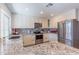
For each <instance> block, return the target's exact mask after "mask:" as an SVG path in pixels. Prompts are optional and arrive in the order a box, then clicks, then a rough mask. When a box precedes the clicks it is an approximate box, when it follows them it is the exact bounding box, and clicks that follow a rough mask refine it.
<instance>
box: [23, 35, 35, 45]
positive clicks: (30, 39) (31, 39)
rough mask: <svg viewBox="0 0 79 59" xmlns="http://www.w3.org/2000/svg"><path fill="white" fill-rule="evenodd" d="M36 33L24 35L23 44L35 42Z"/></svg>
mask: <svg viewBox="0 0 79 59" xmlns="http://www.w3.org/2000/svg"><path fill="white" fill-rule="evenodd" d="M34 37H35V36H34V35H25V36H23V46H30V45H34V44H35V38H34Z"/></svg>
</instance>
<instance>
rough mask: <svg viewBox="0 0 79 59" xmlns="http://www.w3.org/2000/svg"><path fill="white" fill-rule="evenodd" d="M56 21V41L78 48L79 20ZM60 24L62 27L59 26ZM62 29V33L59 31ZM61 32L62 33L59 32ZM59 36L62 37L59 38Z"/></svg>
mask: <svg viewBox="0 0 79 59" xmlns="http://www.w3.org/2000/svg"><path fill="white" fill-rule="evenodd" d="M61 23H62V22H59V23H58V41H59V42H62V40H63V41H64V42H63V43H64V44H66V45H68V46H72V47H76V48H79V21H77V20H76V19H71V20H66V21H64V22H63V24H62V25H60V24H61ZM61 26H62V27H61ZM61 31H63V33H62V32H61ZM61 33H62V34H61ZM61 36H62V37H63V38H62V39H61Z"/></svg>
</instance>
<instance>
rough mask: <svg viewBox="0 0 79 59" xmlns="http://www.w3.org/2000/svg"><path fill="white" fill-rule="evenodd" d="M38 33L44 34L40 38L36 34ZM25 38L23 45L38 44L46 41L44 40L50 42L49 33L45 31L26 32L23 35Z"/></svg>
mask: <svg viewBox="0 0 79 59" xmlns="http://www.w3.org/2000/svg"><path fill="white" fill-rule="evenodd" d="M38 35H42V36H43V37H42V38H39V37H38V39H37V38H36V36H38ZM22 39H23V46H24V47H25V46H31V45H36V44H39V43H44V42H48V41H49V40H48V33H43V34H24V35H23V36H22Z"/></svg>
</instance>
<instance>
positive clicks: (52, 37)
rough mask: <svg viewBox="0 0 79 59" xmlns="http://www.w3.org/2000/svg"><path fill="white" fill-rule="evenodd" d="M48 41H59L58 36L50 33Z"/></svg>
mask: <svg viewBox="0 0 79 59" xmlns="http://www.w3.org/2000/svg"><path fill="white" fill-rule="evenodd" d="M48 39H49V41H57V40H58V37H57V34H56V33H49V34H48Z"/></svg>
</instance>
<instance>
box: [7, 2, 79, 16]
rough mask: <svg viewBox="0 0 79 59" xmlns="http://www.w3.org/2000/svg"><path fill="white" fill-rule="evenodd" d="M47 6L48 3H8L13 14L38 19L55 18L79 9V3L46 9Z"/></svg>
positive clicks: (54, 4) (60, 4)
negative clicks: (36, 17)
mask: <svg viewBox="0 0 79 59" xmlns="http://www.w3.org/2000/svg"><path fill="white" fill-rule="evenodd" d="M47 4H48V3H6V5H7V6H8V8H9V9H10V11H11V12H12V13H13V14H22V15H26V16H38V17H53V16H55V15H59V14H60V13H63V12H65V11H68V10H71V9H74V8H79V3H53V6H50V7H46V5H47ZM51 14H52V15H51Z"/></svg>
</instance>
